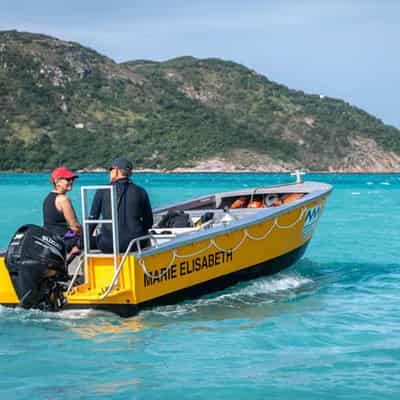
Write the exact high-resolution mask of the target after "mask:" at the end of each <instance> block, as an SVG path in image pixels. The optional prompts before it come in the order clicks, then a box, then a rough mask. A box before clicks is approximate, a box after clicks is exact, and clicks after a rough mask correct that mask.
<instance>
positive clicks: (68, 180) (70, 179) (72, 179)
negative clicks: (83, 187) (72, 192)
mask: <svg viewBox="0 0 400 400" xmlns="http://www.w3.org/2000/svg"><path fill="white" fill-rule="evenodd" d="M61 179H64V181H67V182H73V181H74V178H61Z"/></svg>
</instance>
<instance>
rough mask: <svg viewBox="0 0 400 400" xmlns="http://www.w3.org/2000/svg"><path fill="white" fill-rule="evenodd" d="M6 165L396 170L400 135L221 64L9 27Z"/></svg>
mask: <svg viewBox="0 0 400 400" xmlns="http://www.w3.org/2000/svg"><path fill="white" fill-rule="evenodd" d="M0 107H1V113H0V146H1V152H2V156H1V158H0V170H3V171H5V170H26V171H32V170H47V169H51V168H53V167H54V166H56V165H60V164H66V165H68V166H70V167H71V168H76V169H82V168H88V169H94V168H99V167H104V166H107V165H109V162H110V160H111V159H112V158H114V157H115V156H117V155H125V156H127V157H129V158H131V159H132V160H134V162H135V165H136V167H137V168H154V169H167V170H173V169H176V168H195V169H196V168H198V169H204V170H211V169H225V170H243V169H246V170H271V171H284V170H288V169H293V168H295V167H301V168H307V169H310V170H337V171H388V170H393V169H398V168H399V166H400V157H399V156H398V155H399V154H400V136H399V130H397V129H396V128H394V127H391V126H387V125H384V124H383V123H382V121H380V120H379V119H377V118H375V117H373V116H372V115H369V114H368V113H366V112H364V111H362V110H360V109H358V108H356V107H353V106H351V105H349V104H347V103H346V102H344V101H341V100H338V99H333V98H328V97H321V96H319V95H308V94H305V93H303V92H301V91H295V90H290V89H289V88H287V87H285V86H283V85H280V84H277V83H275V82H272V81H270V80H268V79H267V78H266V77H265V76H262V75H260V74H258V73H256V72H255V71H253V70H250V69H248V68H246V67H245V66H242V65H239V64H236V63H233V62H228V61H223V60H219V59H204V60H199V59H195V58H193V57H181V58H177V59H173V60H169V61H166V62H153V61H146V60H137V61H130V62H126V63H122V64H118V63H116V62H114V61H113V60H111V59H109V58H107V57H104V56H102V55H100V54H98V53H97V52H95V51H93V50H91V49H88V48H85V47H83V46H80V45H79V44H77V43H72V42H65V41H61V40H58V39H55V38H51V37H48V36H44V35H38V34H31V33H21V32H17V31H3V32H0Z"/></svg>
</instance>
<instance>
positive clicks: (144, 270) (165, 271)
mask: <svg viewBox="0 0 400 400" xmlns="http://www.w3.org/2000/svg"><path fill="white" fill-rule="evenodd" d="M175 257H176V252H175V250H173V252H172V260H171V262H170V263H169V264H168V267H166V269H165V270H164V271H163V272H162V273H161V274H158V275H153V274H151V273H150V272H149V271H147V267H146V264H145V262H144V260H143V258H141V259H140V260H139V263H140V265H141V267H142V269H143V272H144V274H145V275H146V276H147V277H148V278H150V279H161V278H162V277H163V276H164V275H166V274H167V272H168V271H169V270H170V268H171V267H172V266H173V265H174V261H175Z"/></svg>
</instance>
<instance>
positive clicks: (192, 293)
mask: <svg viewBox="0 0 400 400" xmlns="http://www.w3.org/2000/svg"><path fill="white" fill-rule="evenodd" d="M308 244H309V242H306V243H304V244H303V245H301V246H300V247H299V248H297V249H294V250H292V251H291V252H289V253H287V254H284V255H282V256H279V257H276V258H274V259H272V260H268V261H264V262H261V263H259V264H256V265H253V266H250V267H248V268H245V269H243V270H240V271H236V272H232V273H230V274H227V275H223V276H220V277H218V278H214V279H211V280H208V281H206V282H202V283H199V284H197V285H194V286H190V287H187V288H184V289H180V290H177V291H175V292H172V293H169V294H166V295H163V296H160V297H156V298H154V299H151V300H148V301H144V302H142V303H138V304H92V305H90V306H86V307H85V305H83V304H67V305H66V306H65V309H82V308H92V309H96V310H103V311H109V312H112V313H115V314H118V315H119V316H121V317H132V316H134V315H136V314H137V313H138V312H139V311H141V310H143V309H146V308H152V307H155V306H163V305H168V304H175V303H179V302H181V301H183V300H189V299H196V298H198V297H201V296H204V295H206V294H209V293H213V292H217V291H220V290H224V289H226V288H228V287H230V286H233V285H235V284H237V283H239V282H245V281H249V280H252V279H256V278H259V277H262V276H269V275H273V274H276V273H278V272H280V271H282V270H284V269H287V268H289V267H290V266H292V265H293V264H294V263H295V262H296V261H298V260H299V259H300V258H301V257H302V256H303V254H304V252H305V251H306V248H307V246H308Z"/></svg>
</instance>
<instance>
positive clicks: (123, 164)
mask: <svg viewBox="0 0 400 400" xmlns="http://www.w3.org/2000/svg"><path fill="white" fill-rule="evenodd" d="M113 168H118V169H126V170H128V171H132V169H133V165H132V163H131V162H130V161H129V160H127V159H126V158H116V159H115V160H114V161H113V162H112V164H111V167H110V168H109V169H110V170H112V169H113Z"/></svg>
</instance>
